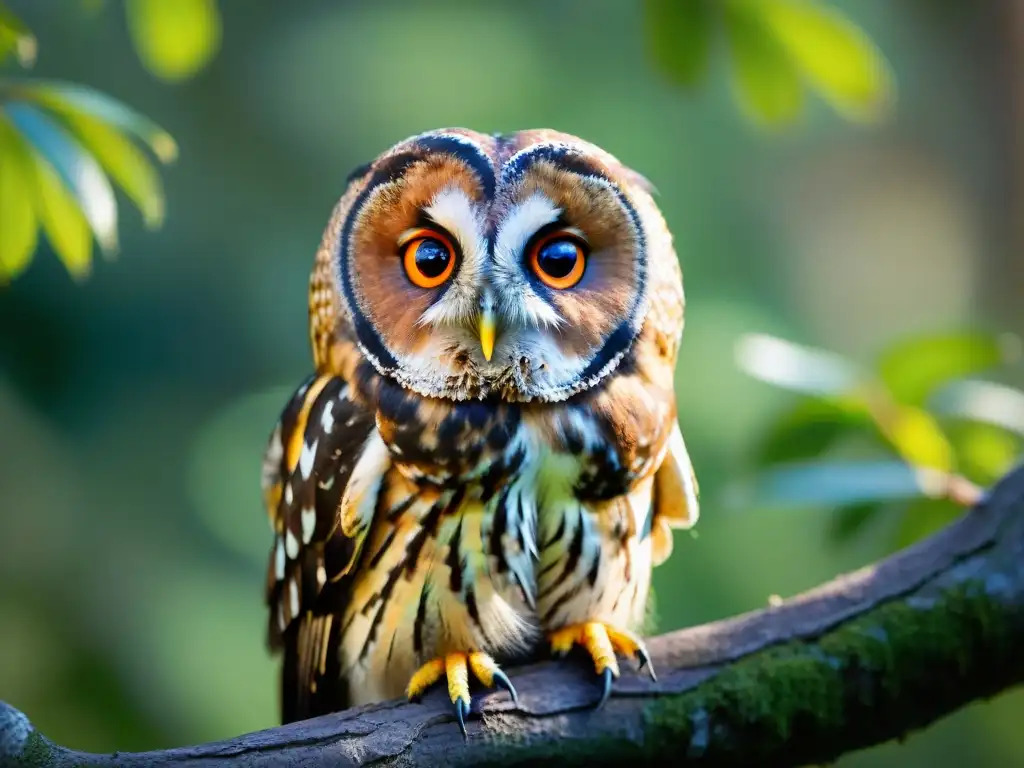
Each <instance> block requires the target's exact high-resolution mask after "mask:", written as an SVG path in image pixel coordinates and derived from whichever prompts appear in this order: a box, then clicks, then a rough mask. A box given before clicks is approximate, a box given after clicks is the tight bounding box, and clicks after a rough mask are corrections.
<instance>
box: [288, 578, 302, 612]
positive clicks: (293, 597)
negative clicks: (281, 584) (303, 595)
mask: <svg viewBox="0 0 1024 768" xmlns="http://www.w3.org/2000/svg"><path fill="white" fill-rule="evenodd" d="M288 599H289V600H290V601H291V609H292V611H291V612H292V616H298V615H299V585H298V584H297V583H296V581H295V579H292V580H291V581H290V582H288Z"/></svg>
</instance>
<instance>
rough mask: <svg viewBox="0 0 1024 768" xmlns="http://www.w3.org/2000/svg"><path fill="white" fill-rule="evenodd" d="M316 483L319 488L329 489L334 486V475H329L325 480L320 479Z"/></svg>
mask: <svg viewBox="0 0 1024 768" xmlns="http://www.w3.org/2000/svg"><path fill="white" fill-rule="evenodd" d="M317 485H319V486H320V488H321V490H324V491H329V490H331V488H333V487H334V475H330V476H329V477H328V478H327V479H326V480H323V481H321V482H320V483H318V484H317Z"/></svg>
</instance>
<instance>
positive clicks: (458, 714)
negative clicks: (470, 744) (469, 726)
mask: <svg viewBox="0 0 1024 768" xmlns="http://www.w3.org/2000/svg"><path fill="white" fill-rule="evenodd" d="M452 705H453V706H454V707H455V719H456V720H458V721H459V730H460V731H462V738H463V739H468V738H469V734H468V733H466V715H468V714H469V704H468V703H466V700H465V699H456V700H455V701H453V702H452Z"/></svg>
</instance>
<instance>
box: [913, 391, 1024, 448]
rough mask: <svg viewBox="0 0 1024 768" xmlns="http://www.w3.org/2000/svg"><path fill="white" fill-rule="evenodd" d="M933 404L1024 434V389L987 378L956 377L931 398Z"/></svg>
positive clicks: (943, 411) (946, 411) (950, 413)
mask: <svg viewBox="0 0 1024 768" xmlns="http://www.w3.org/2000/svg"><path fill="white" fill-rule="evenodd" d="M931 404H932V408H933V409H934V410H935V412H936V413H938V414H941V415H944V416H957V417H960V418H964V419H971V420H973V421H980V422H982V423H985V424H992V425H994V426H997V427H1002V428H1003V429H1007V430H1010V431H1011V432H1016V433H1017V434H1019V435H1024V392H1021V391H1020V390H1019V389H1014V388H1013V387H1007V386H1003V385H1002V384H993V383H991V382H988V381H971V380H968V381H955V382H952V383H950V384H948V385H947V386H945V387H944V388H943V389H941V390H940V391H939V392H937V393H936V394H935V397H934V398H932V403H931Z"/></svg>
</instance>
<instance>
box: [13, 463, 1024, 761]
mask: <svg viewBox="0 0 1024 768" xmlns="http://www.w3.org/2000/svg"><path fill="white" fill-rule="evenodd" d="M649 647H650V650H651V654H652V656H653V658H654V663H655V666H656V668H657V669H658V671H659V674H660V678H659V681H658V682H656V683H655V682H652V681H650V680H648V679H646V678H645V677H639V676H637V675H635V674H633V673H632V672H627V671H625V670H624V671H623V675H622V678H621V679H620V680H619V681H618V682H617V683H616V687H615V691H614V693H613V695H612V698H611V699H610V700H609V702H608V703H607V704H606V706H605V707H604V708H603V709H601V710H594V709H593V705H594V704H595V703H596V701H597V698H598V690H597V686H596V684H595V682H594V680H593V679H592V678H593V675H592V674H588V673H587V671H586V670H585V668H584V667H583V666H582V665H580V666H575V665H572V664H568V663H564V662H563V663H558V662H545V663H541V664H537V665H533V666H530V667H524V668H520V669H516V670H513V674H512V677H513V679H514V681H515V684H516V687H517V689H518V690H519V699H520V701H519V706H514V705H513V704H512V703H511V702H510V701H509V700H508V697H507V696H506V695H505V694H503V693H502V694H493V695H492V694H488V695H487V696H484V697H481V699H480V700H479V701H477V702H474V708H475V710H476V711H478V712H481V711H482V717H475V718H474V719H473V720H472V721H471V722H470V723H469V741H468V743H464V742H463V741H462V738H461V736H460V735H459V731H458V728H457V727H456V726H455V723H454V722H453V720H452V718H451V716H450V714H449V708H448V704H447V702H446V701H445V696H444V692H443V691H435V692H434V693H433V694H431V695H428V696H427V698H426V700H425V702H424V703H423V704H408V703H404V702H390V703H386V704H379V705H373V706H368V707H361V708H358V709H352V710H348V711H346V712H341V713H338V714H335V715H328V716H325V717H320V718H317V719H314V720H309V721H306V722H302V723H294V724H291V725H288V726H285V727H281V728H273V729H270V730H266V731H260V732H257V733H251V734H248V735H246V736H241V737H239V738H236V739H232V740H229V741H223V742H217V743H213V744H205V745H202V746H196V747H186V748H181V749H171V750H166V751H162V752H148V753H132V754H128V753H121V754H114V755H90V754H85V753H80V752H74V751H71V750H67V749H64V748H62V747H58V746H56V745H54V744H52V743H50V742H49V741H48V740H46V739H45V738H44V737H42V736H41V735H39V734H38V733H36V732H35V731H34V730H33V729H32V727H31V725H30V724H29V722H28V720H27V719H26V718H25V717H24V715H22V714H21V713H20V712H18V711H17V710H15V709H13V708H11V707H7V706H6V705H4V704H2V703H0V765H12V766H22V765H25V766H29V765H31V766H71V765H104V766H105V765H119V766H143V765H145V766H190V767H191V766H206V765H219V766H222V765H250V766H263V765H286V766H287V765H295V766H298V765H302V766H328V765H329V766H342V765H357V764H364V765H365V764H373V765H400V766H405V765H441V764H449V765H481V764H501V765H524V764H527V763H529V764H535V763H541V764H546V763H555V762H556V761H557V763H559V764H560V765H563V766H571V765H622V764H627V763H636V762H637V761H641V760H645V759H653V758H659V757H660V758H665V757H666V756H672V757H674V758H676V759H682V758H686V759H687V760H688V761H689V762H692V763H693V764H701V765H714V766H729V765H750V764H756V765H794V764H806V763H816V762H824V761H829V760H832V759H834V758H835V757H836V756H838V755H840V754H842V753H844V752H848V751H851V750H854V749H860V748H863V747H867V746H871V745H873V744H877V743H880V742H883V741H887V740H889V739H892V738H895V737H900V736H903V735H905V734H906V733H908V732H909V731H912V730H914V729H918V728H921V727H923V726H925V725H928V724H929V723H931V722H933V721H934V720H936V719H938V718H939V717H942V716H943V715H945V714H947V713H949V712H952V711H953V710H955V709H957V708H959V707H961V706H963V705H965V704H967V703H969V702H971V701H974V700H976V699H979V698H984V697H988V696H991V695H993V694H995V693H997V692H998V691H1000V690H1003V689H1005V688H1008V687H1010V686H1012V685H1014V684H1017V683H1019V682H1021V681H1024V653H1021V649H1022V648H1024V467H1021V468H1018V469H1017V470H1015V471H1014V472H1012V473H1010V474H1009V475H1008V476H1007V477H1006V478H1004V479H1003V480H1002V481H1001V482H1000V483H999V484H997V486H996V487H995V488H994V489H993V490H992V492H991V493H990V494H989V495H988V496H987V498H985V499H983V500H982V501H981V502H980V503H979V504H978V505H977V506H976V507H975V508H974V509H972V510H971V511H970V512H969V513H967V514H966V515H964V516H963V517H962V518H961V519H959V520H958V521H956V522H955V523H953V524H952V525H950V526H949V527H947V528H946V529H944V530H942V531H940V532H938V533H937V534H935V535H934V536H931V537H930V538H928V539H926V540H924V541H922V542H920V543H918V544H917V545H915V546H913V547H911V548H909V549H906V550H904V551H902V552H899V553H897V554H896V555H894V556H892V557H890V558H888V559H887V560H884V561H882V562H879V563H877V564H875V565H872V566H869V567H867V568H863V569H861V570H859V571H856V572H854V573H851V574H848V575H846V576H843V577H840V578H838V579H836V580H835V581H832V582H829V583H828V584H824V585H822V586H820V587H818V588H816V589H814V590H812V591H810V592H807V593H805V594H803V595H799V596H797V597H794V598H792V599H790V600H787V601H785V602H783V603H781V604H779V605H777V606H774V607H770V608H766V609H765V610H761V611H756V612H752V613H748V614H744V615H741V616H737V617H735V618H731V619H728V620H725V621H719V622H714V623H712V624H706V625H704V626H700V627H694V628H691V629H686V630H682V631H679V632H673V633H671V634H667V635H662V636H661V637H656V638H653V639H652V640H651V641H650V644H649ZM5 757H6V760H5Z"/></svg>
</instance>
